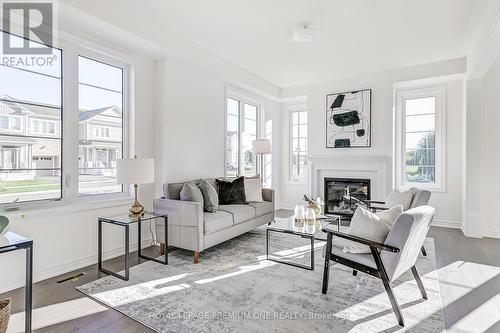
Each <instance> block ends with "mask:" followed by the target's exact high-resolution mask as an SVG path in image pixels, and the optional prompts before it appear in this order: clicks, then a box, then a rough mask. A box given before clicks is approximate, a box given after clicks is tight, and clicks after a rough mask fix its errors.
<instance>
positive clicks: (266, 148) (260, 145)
mask: <svg viewBox="0 0 500 333" xmlns="http://www.w3.org/2000/svg"><path fill="white" fill-rule="evenodd" d="M252 152H253V153H254V154H271V140H269V139H262V140H254V141H252Z"/></svg>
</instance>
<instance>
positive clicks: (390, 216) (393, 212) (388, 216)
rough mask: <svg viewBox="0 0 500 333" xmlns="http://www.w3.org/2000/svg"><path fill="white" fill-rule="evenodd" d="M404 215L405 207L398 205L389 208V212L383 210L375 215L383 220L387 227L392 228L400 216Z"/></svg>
mask: <svg viewBox="0 0 500 333" xmlns="http://www.w3.org/2000/svg"><path fill="white" fill-rule="evenodd" d="M401 214H403V205H397V206H394V207H391V208H389V209H388V210H383V211H380V212H378V213H375V215H377V216H378V217H380V219H382V220H383V221H384V222H385V223H387V225H388V226H389V227H390V228H392V226H393V225H394V222H396V219H397V218H398V217H399V215H401Z"/></svg>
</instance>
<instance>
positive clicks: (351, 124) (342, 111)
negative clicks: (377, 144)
mask: <svg viewBox="0 0 500 333" xmlns="http://www.w3.org/2000/svg"><path fill="white" fill-rule="evenodd" d="M371 95H372V90H371V89H363V90H353V91H348V92H341V93H334V94H328V95H326V148H337V149H345V148H368V147H371V130H372V128H371V101H372V96H371Z"/></svg>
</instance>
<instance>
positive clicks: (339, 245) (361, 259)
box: [322, 238, 377, 268]
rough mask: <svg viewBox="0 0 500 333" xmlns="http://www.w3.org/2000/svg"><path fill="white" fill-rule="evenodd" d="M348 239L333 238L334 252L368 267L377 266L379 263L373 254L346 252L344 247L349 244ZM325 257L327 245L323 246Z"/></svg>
mask: <svg viewBox="0 0 500 333" xmlns="http://www.w3.org/2000/svg"><path fill="white" fill-rule="evenodd" d="M347 242H348V241H347V240H346V239H343V238H335V239H333V240H332V254H334V255H336V256H338V257H342V258H345V259H348V260H352V261H354V262H357V263H360V264H363V265H365V266H368V267H372V268H377V264H376V263H375V260H374V259H373V255H372V254H365V253H349V252H344V248H345V246H346V245H347ZM322 253H323V257H324V256H325V254H326V245H325V246H323V250H322Z"/></svg>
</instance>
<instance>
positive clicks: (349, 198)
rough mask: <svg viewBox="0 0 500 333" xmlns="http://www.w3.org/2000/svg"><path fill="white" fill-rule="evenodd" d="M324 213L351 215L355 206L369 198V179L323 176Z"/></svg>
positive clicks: (348, 216)
mask: <svg viewBox="0 0 500 333" xmlns="http://www.w3.org/2000/svg"><path fill="white" fill-rule="evenodd" d="M324 188H325V213H326V214H335V215H340V216H343V217H346V218H350V217H352V215H353V214H354V211H355V210H356V208H357V207H358V206H359V205H360V204H361V205H362V204H363V202H364V201H365V200H370V179H351V178H325V184H324Z"/></svg>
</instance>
